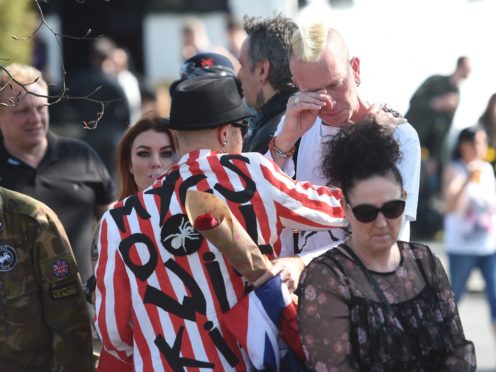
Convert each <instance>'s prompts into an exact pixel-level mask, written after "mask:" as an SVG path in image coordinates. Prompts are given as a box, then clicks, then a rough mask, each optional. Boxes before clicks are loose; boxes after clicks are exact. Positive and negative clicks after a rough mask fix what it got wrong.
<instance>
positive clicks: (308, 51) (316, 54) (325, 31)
mask: <svg viewBox="0 0 496 372" xmlns="http://www.w3.org/2000/svg"><path fill="white" fill-rule="evenodd" d="M329 31H330V29H329V27H328V26H327V25H326V24H325V23H324V22H318V23H310V24H303V25H300V26H299V27H298V29H297V30H296V31H295V32H294V33H293V37H292V39H291V55H293V56H295V57H296V58H297V59H298V60H299V61H302V62H306V63H312V62H317V61H318V60H319V59H320V56H321V55H322V53H323V52H324V49H325V47H326V45H327V40H328V37H329Z"/></svg>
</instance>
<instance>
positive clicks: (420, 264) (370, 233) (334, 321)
mask: <svg viewBox="0 0 496 372" xmlns="http://www.w3.org/2000/svg"><path fill="white" fill-rule="evenodd" d="M325 150H326V151H325V152H324V157H323V172H324V174H325V176H326V177H327V178H328V179H329V180H330V181H331V183H332V184H334V185H336V186H340V187H341V189H342V191H343V194H344V201H343V207H344V208H345V213H346V217H347V219H348V221H349V223H350V227H351V235H350V236H349V238H348V239H347V240H346V241H345V242H344V243H343V244H341V245H340V246H338V247H336V248H334V249H331V250H329V251H327V252H326V253H325V254H323V255H322V256H320V257H318V258H316V259H314V260H313V261H312V262H311V263H310V265H309V266H308V267H307V268H306V269H305V271H304V272H303V274H302V277H301V280H300V286H299V325H300V332H301V339H302V343H303V347H304V350H305V352H306V356H307V363H308V366H309V368H310V369H312V370H318V371H334V370H335V371H401V370H405V371H448V370H449V371H454V370H456V371H473V370H475V364H476V363H475V354H474V347H473V344H472V343H471V342H469V341H467V340H466V339H465V336H464V333H463V328H462V325H461V323H460V318H459V316H458V310H457V307H456V304H455V301H454V296H453V292H452V290H451V288H450V285H449V282H448V279H447V276H446V273H445V271H444V269H443V267H442V265H441V263H440V261H439V259H438V258H437V257H435V256H434V255H433V253H432V252H431V250H430V249H429V248H428V247H427V246H425V245H421V244H416V243H407V242H403V241H397V237H398V234H399V232H400V229H401V224H402V215H403V211H404V207H405V197H406V195H405V192H404V189H403V181H402V178H401V175H400V173H399V171H398V169H397V168H396V166H395V162H396V161H397V160H398V159H399V157H400V152H399V148H398V145H397V143H396V142H395V140H394V139H393V137H392V136H391V135H390V133H389V131H388V129H386V127H384V126H379V125H378V124H376V123H375V122H365V123H360V125H353V126H350V127H347V128H344V129H343V130H342V131H340V133H339V134H338V135H337V136H336V137H335V138H334V139H333V140H332V141H331V142H329V143H328V144H326V149H325ZM344 204H345V205H344Z"/></svg>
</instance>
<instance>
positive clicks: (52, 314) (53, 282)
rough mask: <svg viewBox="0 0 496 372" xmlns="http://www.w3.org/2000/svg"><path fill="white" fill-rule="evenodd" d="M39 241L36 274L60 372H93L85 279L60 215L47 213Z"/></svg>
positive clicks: (36, 240)
mask: <svg viewBox="0 0 496 372" xmlns="http://www.w3.org/2000/svg"><path fill="white" fill-rule="evenodd" d="M45 212H46V213H45V215H44V217H46V219H45V221H41V224H40V229H39V232H38V234H37V236H36V237H33V238H35V240H34V241H35V247H34V252H36V253H35V254H34V256H35V260H34V262H35V263H37V265H36V264H35V265H34V266H35V271H37V273H36V274H35V275H36V276H37V279H38V280H39V283H40V287H41V290H42V301H43V313H44V317H45V320H46V323H47V326H48V327H49V328H50V329H51V331H52V335H53V338H52V348H53V352H54V359H55V363H56V364H57V367H56V369H60V370H62V371H71V372H78V371H85V372H86V371H92V370H93V353H92V338H91V326H90V318H89V314H88V310H87V307H86V301H85V299H84V293H83V290H82V286H81V280H80V277H79V274H78V272H77V267H76V263H75V259H74V255H73V253H72V249H71V246H70V244H69V240H68V238H67V235H66V233H65V231H64V229H63V227H62V225H61V223H60V221H59V220H58V218H57V216H56V215H55V214H54V213H53V212H52V211H51V210H49V209H46V210H45Z"/></svg>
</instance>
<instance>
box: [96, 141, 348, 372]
mask: <svg viewBox="0 0 496 372" xmlns="http://www.w3.org/2000/svg"><path fill="white" fill-rule="evenodd" d="M188 189H194V190H199V191H211V192H213V193H214V194H216V195H217V196H219V197H221V198H223V199H224V200H225V202H226V203H227V205H228V206H229V208H230V209H231V211H232V213H233V214H234V215H235V216H236V218H237V219H238V220H239V221H240V223H241V224H242V225H243V226H244V227H245V229H246V230H247V231H248V233H249V234H250V236H251V237H252V238H253V240H254V241H255V242H256V243H257V244H258V245H259V247H260V249H261V251H262V252H264V253H266V254H267V255H268V256H269V257H271V258H272V257H278V256H281V255H284V254H285V253H284V252H281V242H280V240H279V234H280V232H281V229H282V228H283V227H286V228H290V229H304V230H320V229H328V228H329V227H333V226H343V225H344V224H345V223H346V222H345V220H344V212H343V210H342V208H341V206H340V200H341V198H342V194H341V191H340V190H339V189H331V188H327V187H321V186H319V187H317V186H312V185H311V184H309V183H303V182H295V181H294V180H292V179H291V178H289V177H288V176H287V175H286V174H285V173H283V172H282V171H281V170H280V169H279V167H278V166H277V165H276V164H275V163H273V162H271V161H270V160H267V159H266V158H264V157H263V156H262V155H260V154H257V153H247V154H217V153H215V152H212V151H210V150H200V151H194V152H191V153H189V154H186V155H184V156H183V157H182V158H181V159H180V161H179V162H178V164H177V165H176V166H174V167H173V168H172V169H171V170H170V171H169V172H168V174H167V175H166V176H165V177H163V178H162V179H160V180H159V181H158V182H156V183H155V184H154V185H153V186H151V187H150V188H148V189H147V190H145V191H143V192H141V193H138V194H136V195H133V196H130V197H128V198H126V199H125V200H123V201H120V202H118V203H117V204H116V205H115V206H114V208H112V209H110V210H109V211H107V212H106V213H105V215H104V216H103V219H102V222H101V228H100V234H99V242H98V249H99V260H98V263H97V266H96V279H97V291H96V312H97V329H98V331H99V333H100V336H101V338H102V340H103V346H104V349H105V351H106V352H108V354H110V355H111V356H113V357H115V358H117V359H119V360H120V361H123V362H125V363H128V364H129V365H133V367H134V370H136V371H164V370H183V369H187V370H199V369H212V370H216V371H222V370H236V371H244V370H249V369H250V365H249V361H248V358H247V355H246V354H245V353H244V351H243V350H242V349H241V348H240V347H239V345H238V344H237V342H236V341H235V340H234V338H233V337H232V336H231V335H230V334H229V333H228V332H227V331H226V330H225V329H223V326H222V325H221V324H220V323H219V321H218V318H219V316H220V315H221V314H222V313H225V312H226V311H228V310H229V309H230V308H231V307H233V306H234V305H235V304H236V303H237V302H238V300H239V299H240V298H241V297H242V296H244V295H245V294H246V289H245V284H244V281H243V279H242V278H241V277H240V276H239V275H238V274H237V273H236V272H235V270H234V269H233V268H232V267H231V266H230V265H229V264H228V262H227V261H225V260H224V259H223V256H222V254H221V253H220V252H219V251H218V250H217V249H216V247H215V246H214V245H212V244H211V243H209V242H208V241H206V240H204V239H203V237H202V236H201V235H200V234H199V233H198V232H197V231H196V230H194V229H193V227H192V226H191V225H190V223H189V221H188V218H187V216H186V214H185V209H184V201H185V197H186V190H188ZM291 255H292V253H291Z"/></svg>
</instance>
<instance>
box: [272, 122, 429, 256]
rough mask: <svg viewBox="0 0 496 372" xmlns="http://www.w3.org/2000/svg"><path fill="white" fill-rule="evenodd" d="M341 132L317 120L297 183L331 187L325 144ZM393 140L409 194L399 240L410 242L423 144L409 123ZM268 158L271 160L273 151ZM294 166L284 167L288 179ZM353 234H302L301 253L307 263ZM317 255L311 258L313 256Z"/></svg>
mask: <svg viewBox="0 0 496 372" xmlns="http://www.w3.org/2000/svg"><path fill="white" fill-rule="evenodd" d="M284 118H285V116H283V117H282V118H281V120H280V121H279V125H278V127H277V131H276V135H277V134H278V133H280V132H281V130H282V127H283V123H284ZM339 130H340V128H336V127H331V126H328V125H322V120H321V119H320V118H318V117H317V120H315V123H314V124H313V126H312V127H311V128H310V129H309V130H308V131H307V132H306V133H305V134H304V135H303V136H302V137H301V141H300V147H299V149H298V164H297V167H296V179H297V180H298V181H308V182H310V183H311V184H313V185H327V183H328V181H327V180H326V179H325V177H324V175H323V174H322V172H321V170H320V164H321V162H322V144H323V143H324V142H327V141H329V140H330V139H331V138H333V137H334V136H335V135H336V134H337V133H338V132H339ZM393 137H394V138H395V139H396V141H397V142H398V145H399V147H400V152H401V155H402V157H401V159H400V160H399V161H398V163H397V164H396V166H397V167H398V170H399V172H400V174H401V177H402V178H403V187H404V189H405V191H406V192H407V199H406V205H405V212H404V216H405V221H404V224H403V227H402V230H401V232H400V236H399V240H404V241H409V240H410V221H415V219H416V216H417V203H418V193H419V183H420V143H419V138H418V135H417V132H416V131H415V129H414V128H413V127H412V126H411V125H410V124H409V123H407V122H405V123H402V124H399V125H398V126H397V127H396V129H395V130H394V132H393ZM266 156H269V157H271V156H270V151H269V152H268V154H266ZM294 168H295V167H294V162H293V160H292V159H288V160H287V161H286V162H285V164H283V166H282V169H283V171H284V172H286V173H287V174H288V175H290V176H293V175H294V173H295V171H294ZM348 234H349V231H347V230H344V229H342V228H341V229H332V230H329V231H319V232H300V237H299V249H300V250H301V251H302V253H307V254H306V255H305V257H304V258H303V257H302V259H303V260H304V261H305V262H307V261H308V262H309V260H310V259H311V258H313V257H315V256H317V255H319V254H320V253H323V251H325V250H327V249H329V248H332V247H335V246H336V245H338V244H339V243H340V242H341V241H342V240H343V239H344V238H345V237H346V236H348ZM314 251H315V254H312V255H308V253H309V252H314Z"/></svg>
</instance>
